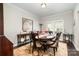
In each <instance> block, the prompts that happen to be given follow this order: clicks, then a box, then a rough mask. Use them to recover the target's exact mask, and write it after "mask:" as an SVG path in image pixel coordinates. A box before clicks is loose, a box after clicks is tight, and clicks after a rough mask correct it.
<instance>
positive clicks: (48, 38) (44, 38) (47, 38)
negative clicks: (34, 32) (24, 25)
mask: <svg viewBox="0 0 79 59" xmlns="http://www.w3.org/2000/svg"><path fill="white" fill-rule="evenodd" d="M55 37H56V34H51V35H50V34H43V35H41V34H39V35H38V36H36V37H35V38H36V41H40V42H42V46H43V50H44V52H45V51H46V50H47V48H48V46H47V42H48V41H51V40H53V41H54V40H55V39H54V38H55Z"/></svg>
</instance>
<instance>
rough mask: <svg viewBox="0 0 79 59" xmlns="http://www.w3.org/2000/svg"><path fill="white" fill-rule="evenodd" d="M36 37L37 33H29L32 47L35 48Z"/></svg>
mask: <svg viewBox="0 0 79 59" xmlns="http://www.w3.org/2000/svg"><path fill="white" fill-rule="evenodd" d="M36 35H38V34H37V33H34V32H31V39H32V41H33V47H34V48H36V38H35V37H36Z"/></svg>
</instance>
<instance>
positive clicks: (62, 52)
mask: <svg viewBox="0 0 79 59" xmlns="http://www.w3.org/2000/svg"><path fill="white" fill-rule="evenodd" d="M13 52H14V56H38V52H37V51H34V53H32V46H31V47H30V44H26V45H24V46H21V47H18V48H14V51H13ZM39 55H40V56H54V53H53V49H52V48H50V49H48V50H47V51H46V52H43V51H41V52H40V53H39ZM55 56H68V51H67V44H66V43H63V42H59V46H58V50H57V52H56V55H55Z"/></svg>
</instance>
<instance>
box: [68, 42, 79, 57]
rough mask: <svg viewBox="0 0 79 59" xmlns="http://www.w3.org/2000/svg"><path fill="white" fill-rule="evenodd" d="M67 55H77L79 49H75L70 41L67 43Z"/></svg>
mask: <svg viewBox="0 0 79 59" xmlns="http://www.w3.org/2000/svg"><path fill="white" fill-rule="evenodd" d="M67 48H68V56H79V51H77V50H76V49H75V47H74V45H73V43H72V42H68V43H67Z"/></svg>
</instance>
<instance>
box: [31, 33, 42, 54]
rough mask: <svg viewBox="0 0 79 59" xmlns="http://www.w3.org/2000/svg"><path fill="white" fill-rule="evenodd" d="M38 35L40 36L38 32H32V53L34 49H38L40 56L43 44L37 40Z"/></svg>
mask: <svg viewBox="0 0 79 59" xmlns="http://www.w3.org/2000/svg"><path fill="white" fill-rule="evenodd" d="M36 36H38V34H37V33H34V32H31V38H32V41H33V47H32V54H33V52H34V51H37V52H38V56H39V51H40V50H41V47H42V45H41V44H40V41H37V39H36V38H35V37H36Z"/></svg>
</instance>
